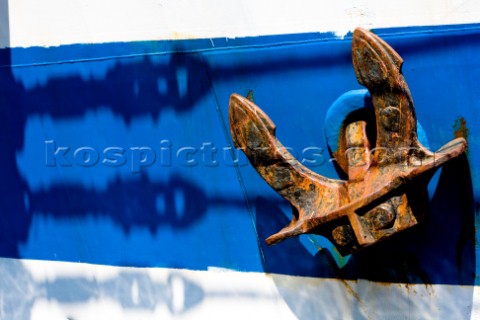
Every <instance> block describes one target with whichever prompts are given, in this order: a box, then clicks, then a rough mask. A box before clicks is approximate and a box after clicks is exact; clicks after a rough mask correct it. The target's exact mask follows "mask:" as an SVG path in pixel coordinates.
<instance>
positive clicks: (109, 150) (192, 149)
mask: <svg viewBox="0 0 480 320" xmlns="http://www.w3.org/2000/svg"><path fill="white" fill-rule="evenodd" d="M285 149H286V150H287V151H289V152H290V153H291V154H292V156H293V157H294V158H296V159H298V161H300V162H301V163H302V164H304V165H305V166H308V167H315V166H321V165H323V164H325V162H326V161H327V160H328V158H325V156H324V149H322V148H319V147H307V148H303V149H302V151H301V152H300V153H298V152H296V151H295V150H294V149H293V148H285ZM45 163H46V165H47V166H48V167H72V166H80V167H93V166H98V165H102V166H106V167H123V166H129V167H130V169H131V172H132V173H139V172H141V171H142V168H147V167H151V166H160V167H171V166H173V165H178V166H182V167H195V166H205V167H218V166H222V165H223V166H227V167H234V166H246V165H248V163H249V162H248V160H247V158H246V157H245V155H244V154H243V152H242V151H241V150H240V149H235V148H232V147H230V146H225V147H216V146H215V145H214V143H213V142H203V143H201V144H200V145H199V146H175V145H174V144H173V143H172V142H171V141H170V140H161V141H160V142H159V144H158V146H156V147H152V146H130V147H123V146H118V145H117V146H108V147H104V148H102V149H100V148H94V147H91V146H80V147H69V146H64V145H60V144H58V143H57V142H56V141H55V140H47V141H45Z"/></svg>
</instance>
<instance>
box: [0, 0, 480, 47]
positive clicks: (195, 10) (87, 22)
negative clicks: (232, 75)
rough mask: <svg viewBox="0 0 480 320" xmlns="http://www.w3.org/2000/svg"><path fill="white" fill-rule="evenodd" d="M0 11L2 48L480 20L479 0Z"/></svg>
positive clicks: (150, 0) (16, 6)
mask: <svg viewBox="0 0 480 320" xmlns="http://www.w3.org/2000/svg"><path fill="white" fill-rule="evenodd" d="M6 11H8V13H9V14H8V19H7V18H6V17H4V16H5V12H6ZM0 18H2V19H1V20H0V47H6V46H10V47H30V46H58V45H64V44H74V43H104V42H118V41H120V42H127V41H139V40H171V39H194V38H218V37H222V38H223V37H228V38H234V37H246V36H259V35H276V34H292V33H305V32H334V33H335V34H337V35H338V36H342V35H344V34H346V33H347V32H348V31H351V30H352V29H353V28H355V27H357V26H363V27H367V28H386V27H402V26H426V25H447V24H467V23H476V22H480V2H479V1H477V0H467V1H464V0H424V1H418V0H402V1H400V0H395V1H381V0H362V1H358V0H346V1H318V0H304V1H300V2H298V1H297V2H295V1H294V2H292V1H288V2H287V1H281V2H279V1H274V0H239V1H224V0H203V1H189V0H136V1H130V0H117V1H114V2H112V1H108V0H82V1H72V0H70V1H65V0H42V1H39V0H22V1H8V0H0Z"/></svg>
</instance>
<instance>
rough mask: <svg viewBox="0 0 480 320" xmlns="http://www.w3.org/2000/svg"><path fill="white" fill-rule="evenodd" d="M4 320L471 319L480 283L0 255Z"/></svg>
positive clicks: (475, 312) (0, 299) (1, 314)
mask: <svg viewBox="0 0 480 320" xmlns="http://www.w3.org/2000/svg"><path fill="white" fill-rule="evenodd" d="M0 279H2V285H1V286H0V302H1V303H0V318H2V319H32V320H40V319H41V320H43V319H50V320H56V319H62V320H64V319H101V320H104V319H172V318H174V319H297V318H298V319H319V318H322V319H360V318H361V319H467V318H469V317H472V318H475V317H476V316H478V315H479V313H478V310H477V309H478V302H479V299H480V297H479V294H478V290H477V289H476V287H473V286H454V285H423V284H381V283H375V282H369V281H365V280H359V281H342V280H336V279H320V278H308V277H292V276H285V275H276V274H263V273H246V272H235V271H229V270H223V269H215V268H211V269H210V270H208V271H191V270H180V269H166V268H126V267H113V266H100V265H89V264H82V263H69V262H53V261H33V260H14V259H5V258H0Z"/></svg>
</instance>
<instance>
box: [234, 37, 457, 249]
mask: <svg viewBox="0 0 480 320" xmlns="http://www.w3.org/2000/svg"><path fill="white" fill-rule="evenodd" d="M352 58H353V66H354V69H355V74H356V77H357V80H358V82H359V83H360V84H362V85H364V86H365V87H367V89H368V90H369V92H370V94H371V97H372V102H373V106H374V111H375V121H376V142H375V148H371V146H370V143H369V139H368V137H367V132H366V126H367V122H366V121H367V120H365V119H357V120H353V121H349V122H347V121H346V122H345V123H344V125H343V127H342V129H341V133H340V135H339V136H340V141H339V149H338V150H337V151H336V152H335V153H334V156H335V159H336V161H337V163H338V165H339V167H340V168H341V169H342V170H344V171H345V173H346V174H347V175H348V180H334V179H329V178H326V177H323V176H320V175H318V174H317V173H315V172H313V171H311V170H309V169H308V168H306V167H304V166H303V165H302V164H301V163H300V162H298V161H297V160H296V159H295V158H294V157H293V156H292V155H291V154H290V153H289V152H288V151H287V150H286V148H285V147H284V146H283V145H282V144H281V143H280V142H279V141H278V139H277V138H276V136H275V125H274V124H273V122H272V120H270V118H269V117H268V116H267V115H266V114H265V113H264V112H263V111H262V110H261V109H260V108H259V107H257V106H256V105H255V104H254V103H253V102H252V101H251V100H249V99H246V98H243V97H241V96H240V95H238V94H233V95H232V96H231V98H230V108H229V120H230V130H231V134H232V138H233V142H234V144H235V146H236V147H237V148H241V149H242V150H243V151H244V152H245V154H246V155H247V157H248V159H249V160H250V162H251V164H252V165H253V167H254V168H255V169H256V170H257V172H258V173H259V174H260V175H261V176H262V177H263V178H264V179H265V181H266V182H267V183H268V184H269V185H270V186H271V187H272V188H273V189H275V190H276V191H277V192H278V193H279V194H280V195H282V196H283V197H284V198H285V199H286V200H288V201H289V202H290V204H291V205H292V209H293V210H292V211H293V218H292V222H291V223H290V224H289V225H288V226H287V227H285V228H283V229H282V230H281V231H279V232H278V233H276V234H274V235H272V236H270V237H269V238H268V239H267V240H266V241H267V243H268V244H275V243H278V242H280V241H282V240H284V239H286V238H289V237H292V236H296V235H300V234H304V233H312V234H320V235H323V236H325V237H327V238H328V239H330V241H332V242H333V243H334V244H335V245H336V247H337V248H338V250H339V251H340V252H341V253H342V254H347V253H351V252H354V251H356V250H359V249H361V248H364V247H367V246H369V245H371V244H374V243H375V242H378V241H380V240H383V239H385V238H388V237H389V236H391V235H393V234H395V233H398V232H400V231H402V230H405V229H407V228H409V227H412V226H414V225H416V224H418V223H419V221H421V220H422V218H423V216H424V212H425V206H426V204H427V199H428V198H427V197H426V195H427V189H426V186H427V183H428V180H429V179H430V177H431V175H432V173H433V171H434V169H435V168H438V167H439V166H441V165H442V164H444V163H445V162H446V161H448V160H449V159H451V158H454V157H456V156H458V155H460V154H461V153H463V152H464V151H465V148H466V141H465V139H463V138H457V139H455V140H452V141H451V142H449V143H448V144H446V145H445V146H443V147H442V148H440V149H439V150H438V151H437V152H435V153H434V152H431V151H429V150H427V149H426V148H425V147H424V146H422V145H421V144H420V142H419V141H418V138H417V121H416V116H415V110H414V105H413V101H412V97H411V95H410V91H409V89H408V86H407V84H406V82H405V79H404V77H403V75H402V72H401V67H402V63H403V60H402V58H401V57H400V56H399V54H398V53H397V52H395V51H394V50H393V49H392V48H391V47H390V46H389V45H388V44H387V43H385V42H384V41H383V40H382V39H380V38H379V37H378V36H376V35H374V34H373V33H371V32H369V31H367V30H364V29H360V28H358V29H356V30H355V32H354V33H353V40H352Z"/></svg>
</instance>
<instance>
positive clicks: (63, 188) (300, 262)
mask: <svg viewBox="0 0 480 320" xmlns="http://www.w3.org/2000/svg"><path fill="white" fill-rule="evenodd" d="M376 32H377V33H378V34H379V35H381V36H382V37H384V39H385V40H386V41H387V42H388V43H390V44H391V45H392V47H394V48H395V49H396V50H397V51H398V52H399V53H400V55H401V56H402V57H403V58H404V60H405V64H404V67H403V73H404V75H405V78H406V80H407V82H408V84H409V86H410V89H411V91H412V95H413V98H414V101H415V104H416V110H417V117H418V120H419V121H420V123H421V125H422V127H423V128H424V130H425V132H426V136H427V139H428V144H429V147H430V149H432V150H436V149H438V148H439V147H440V146H441V145H443V144H444V143H446V142H447V141H449V140H451V139H453V138H454V135H455V132H457V134H458V132H460V131H461V132H464V133H468V137H467V139H468V143H469V150H468V154H467V156H465V157H462V158H460V159H457V160H455V161H452V163H451V164H448V165H447V166H445V168H444V169H442V170H441V171H440V172H438V173H437V174H436V176H435V177H434V179H433V180H432V183H431V184H430V186H429V191H430V202H431V203H430V212H429V219H428V221H427V222H426V224H425V225H424V226H422V227H419V228H416V229H415V230H412V231H411V232H408V233H406V234H403V235H401V236H399V237H397V238H395V239H393V240H391V241H388V242H385V243H382V244H380V245H378V246H376V247H374V248H371V249H368V250H366V251H364V252H362V253H359V254H358V255H355V256H351V257H342V256H340V255H339V254H338V253H337V252H336V251H335V250H334V249H333V246H332V245H331V244H329V243H328V242H327V241H326V240H324V239H322V238H320V237H315V236H302V237H300V238H298V239H290V240H287V241H285V242H284V243H282V244H280V245H277V246H274V247H267V246H266V245H265V244H264V239H265V238H266V237H267V236H269V235H271V234H273V233H275V232H277V231H278V230H279V229H281V228H282V227H283V226H284V225H286V224H287V223H288V221H289V215H290V208H289V206H288V204H287V203H286V202H285V201H284V200H283V199H282V198H281V197H279V196H278V195H277V194H276V193H275V192H274V191H273V190H271V189H270V188H269V187H268V185H267V184H266V183H264V181H263V180H262V179H261V178H260V177H259V176H258V174H257V173H256V172H255V171H254V170H253V169H252V167H251V166H250V165H249V164H248V162H247V161H246V159H245V158H243V157H242V155H241V154H238V153H236V152H235V151H234V150H233V149H232V144H231V137H230V133H229V124H228V119H227V113H228V101H229V96H230V94H231V93H233V92H237V93H240V94H243V95H246V94H247V92H249V91H250V90H252V91H253V94H254V99H255V102H256V103H257V104H258V105H259V106H261V107H262V108H263V109H264V110H265V111H266V112H267V114H268V115H269V116H270V117H271V119H272V120H273V121H274V123H275V124H276V125H277V128H278V129H277V135H278V137H279V139H280V140H281V141H282V143H283V144H284V145H286V146H288V147H290V148H292V150H293V151H294V154H295V155H297V157H302V156H306V155H305V153H304V152H305V149H306V148H310V147H314V148H317V149H316V150H319V154H316V155H315V157H316V160H318V161H316V162H315V165H314V166H312V167H311V169H313V170H315V171H316V172H318V173H320V174H322V175H325V176H329V177H332V178H337V177H338V175H337V173H336V171H335V168H334V167H333V164H332V162H330V161H329V159H330V154H329V153H328V146H327V145H326V141H325V137H324V134H323V126H324V120H325V115H326V112H327V111H328V108H329V107H330V105H331V104H332V103H333V101H335V99H336V98H337V97H339V96H340V95H341V94H343V93H344V92H346V91H349V90H353V89H360V88H361V87H360V85H359V84H358V83H357V81H356V79H355V75H354V72H353V68H352V65H351V56H350V55H351V53H350V51H351V47H350V46H351V42H350V39H349V38H348V37H346V38H345V39H342V40H340V39H337V38H335V37H334V36H333V35H331V34H303V35H284V36H272V37H257V38H244V39H236V40H231V39H229V40H226V39H212V40H182V41H164V42H134V43H110V44H95V45H70V46H60V47H51V48H35V47H34V48H26V49H22V48H15V49H4V50H2V51H1V52H0V61H1V67H0V84H1V86H0V106H1V108H0V112H1V114H0V119H2V126H1V130H0V139H1V145H2V146H3V148H4V149H3V152H2V154H3V156H2V157H1V158H0V173H1V174H0V176H1V177H2V179H3V181H2V184H0V188H1V192H0V197H1V199H0V212H1V215H0V230H1V232H0V256H1V257H7V258H22V259H40V260H54V261H71V262H87V263H92V264H104V265H112V266H135V267H165V268H183V269H192V270H206V269H207V268H208V267H219V268H228V269H233V270H237V271H254V272H268V273H278V274H285V275H301V276H313V277H320V278H340V279H358V278H362V279H368V280H372V281H382V282H397V283H398V282H400V283H425V284H454V285H473V284H475V283H476V274H478V271H477V270H478V269H477V263H476V245H475V239H476V238H478V234H477V233H476V232H477V231H476V214H477V213H478V210H479V203H480V181H479V180H478V179H479V171H478V170H479V169H478V168H480V153H479V146H478V144H479V141H480V140H479V137H480V127H479V126H478V124H477V122H478V119H479V115H480V98H479V97H480V96H479V92H480V91H479V85H478V75H479V74H480V62H479V60H478V52H479V51H480V27H479V26H478V25H463V26H457V27H435V28H433V27H432V28H426V27H425V28H405V29H385V30H377V31H376ZM459 130H460V131H459ZM462 130H463V131H462ZM319 248H323V249H324V250H319Z"/></svg>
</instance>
